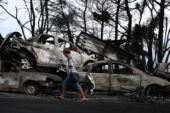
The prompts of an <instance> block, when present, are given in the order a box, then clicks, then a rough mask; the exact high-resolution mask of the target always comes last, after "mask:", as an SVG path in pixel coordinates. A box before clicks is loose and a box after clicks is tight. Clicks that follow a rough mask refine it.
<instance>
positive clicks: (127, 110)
mask: <svg viewBox="0 0 170 113" xmlns="http://www.w3.org/2000/svg"><path fill="white" fill-rule="evenodd" d="M169 107H170V103H148V102H142V103H138V102H125V101H118V99H116V98H109V99H99V98H96V99H89V100H88V101H86V102H77V101H76V100H75V99H71V98H66V100H64V101H63V100H58V99H57V98H55V97H50V96H40V97H31V96H25V95H22V94H21V95H20V94H19V96H11V95H10V94H9V95H7V96H4V95H1V94H0V113H169V112H170V109H169Z"/></svg>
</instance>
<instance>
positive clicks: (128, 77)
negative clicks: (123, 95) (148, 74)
mask: <svg viewBox="0 0 170 113" xmlns="http://www.w3.org/2000/svg"><path fill="white" fill-rule="evenodd" d="M140 77H141V76H140V75H139V74H134V71H133V69H132V68H130V67H129V66H127V65H124V64H119V63H113V64H112V88H113V90H116V91H121V92H131V91H134V90H136V89H137V88H138V87H139V86H140Z"/></svg>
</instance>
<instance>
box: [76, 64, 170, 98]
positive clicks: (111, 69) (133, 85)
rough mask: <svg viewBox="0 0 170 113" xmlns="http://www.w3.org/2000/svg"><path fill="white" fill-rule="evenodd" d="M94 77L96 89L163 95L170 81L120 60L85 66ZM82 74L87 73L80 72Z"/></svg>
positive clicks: (93, 81)
mask: <svg viewBox="0 0 170 113" xmlns="http://www.w3.org/2000/svg"><path fill="white" fill-rule="evenodd" d="M81 71H88V74H87V73H86V75H88V76H90V77H91V78H92V80H91V84H93V85H91V86H92V87H91V88H93V89H94V91H110V92H114V91H118V92H138V93H142V94H145V95H146V96H161V95H164V94H165V93H167V92H166V91H167V90H166V88H168V87H169V86H170V82H169V81H167V80H165V79H162V78H160V77H155V76H151V75H148V74H146V73H145V72H143V71H141V70H139V69H137V68H135V67H132V66H129V65H127V64H125V63H121V62H118V61H98V62H95V63H91V64H89V65H88V66H86V67H84V68H83V69H82V70H81ZM79 74H80V75H81V76H82V75H83V74H85V73H83V72H82V73H81V72H79Z"/></svg>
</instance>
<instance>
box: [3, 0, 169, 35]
mask: <svg viewBox="0 0 170 113" xmlns="http://www.w3.org/2000/svg"><path fill="white" fill-rule="evenodd" d="M4 1H6V0H4ZM7 1H8V4H3V6H4V7H5V8H6V9H7V10H8V11H9V12H10V13H12V14H14V15H15V13H16V11H15V6H17V7H18V8H19V12H18V13H19V15H18V18H19V19H20V20H21V22H23V23H24V22H26V21H27V20H28V19H27V18H28V17H27V13H26V10H25V9H24V4H23V0H7ZM73 1H74V0H73ZM1 12H4V11H3V10H2V8H0V33H1V34H2V36H3V37H5V36H6V35H7V34H8V33H10V32H14V31H19V32H20V33H21V29H20V27H19V25H18V23H17V21H16V20H15V19H13V18H12V17H10V16H9V15H8V14H6V13H4V14H1ZM168 13H169V12H168ZM168 13H167V12H166V14H165V16H168V17H169V14H168ZM146 15H147V13H146ZM133 16H135V15H133ZM144 18H146V19H147V16H144ZM144 18H143V19H144ZM146 19H144V21H145V22H146ZM169 22H170V21H169ZM26 36H27V37H31V35H30V33H29V32H26Z"/></svg>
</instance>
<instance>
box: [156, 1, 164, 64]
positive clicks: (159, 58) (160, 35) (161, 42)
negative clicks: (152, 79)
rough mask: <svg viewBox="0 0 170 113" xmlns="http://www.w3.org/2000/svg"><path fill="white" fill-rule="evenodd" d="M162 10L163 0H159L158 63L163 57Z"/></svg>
mask: <svg viewBox="0 0 170 113" xmlns="http://www.w3.org/2000/svg"><path fill="white" fill-rule="evenodd" d="M164 10H165V0H161V3H160V14H159V15H160V16H159V17H160V22H159V34H158V41H159V43H158V63H161V62H162V59H163V48H162V47H163V46H162V45H163V24H164V13H165V12H164Z"/></svg>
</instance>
